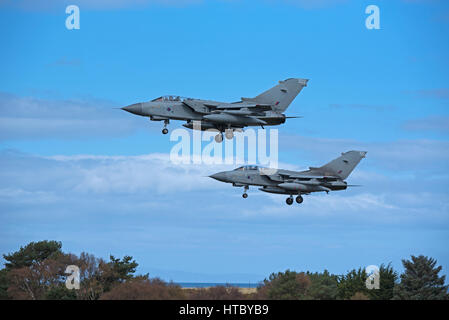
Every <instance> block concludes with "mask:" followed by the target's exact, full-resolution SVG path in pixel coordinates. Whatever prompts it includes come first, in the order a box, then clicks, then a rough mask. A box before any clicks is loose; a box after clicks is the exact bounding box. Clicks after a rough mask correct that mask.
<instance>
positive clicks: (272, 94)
mask: <svg viewBox="0 0 449 320" xmlns="http://www.w3.org/2000/svg"><path fill="white" fill-rule="evenodd" d="M307 81H309V80H308V79H298V78H290V79H287V80H284V81H279V84H278V85H277V86H274V87H273V88H271V89H268V90H267V91H265V92H263V93H261V94H259V95H258V96H257V97H255V98H251V99H247V100H252V101H256V102H259V103H264V104H271V105H273V106H274V110H275V111H277V112H284V111H285V110H286V109H287V108H288V106H289V105H290V103H291V102H292V101H293V99H295V98H296V96H297V95H298V94H299V93H300V92H301V90H302V88H304V87H306V86H307Z"/></svg>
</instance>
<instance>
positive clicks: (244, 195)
mask: <svg viewBox="0 0 449 320" xmlns="http://www.w3.org/2000/svg"><path fill="white" fill-rule="evenodd" d="M248 189H249V187H248V186H245V187H244V189H243V194H242V197H243V199H246V198H248V194H247V193H246V191H248Z"/></svg>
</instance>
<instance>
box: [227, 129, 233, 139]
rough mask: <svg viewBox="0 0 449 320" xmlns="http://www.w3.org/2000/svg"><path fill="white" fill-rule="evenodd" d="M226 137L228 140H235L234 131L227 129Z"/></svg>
mask: <svg viewBox="0 0 449 320" xmlns="http://www.w3.org/2000/svg"><path fill="white" fill-rule="evenodd" d="M225 136H226V139H228V140H231V139H232V138H234V130H232V129H226V132H225Z"/></svg>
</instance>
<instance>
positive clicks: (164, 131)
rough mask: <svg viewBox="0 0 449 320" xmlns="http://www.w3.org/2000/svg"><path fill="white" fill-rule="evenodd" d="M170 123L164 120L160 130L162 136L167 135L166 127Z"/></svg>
mask: <svg viewBox="0 0 449 320" xmlns="http://www.w3.org/2000/svg"><path fill="white" fill-rule="evenodd" d="M169 123H170V121H169V120H168V119H167V120H164V129H162V134H167V133H168V129H167V125H168V124H169Z"/></svg>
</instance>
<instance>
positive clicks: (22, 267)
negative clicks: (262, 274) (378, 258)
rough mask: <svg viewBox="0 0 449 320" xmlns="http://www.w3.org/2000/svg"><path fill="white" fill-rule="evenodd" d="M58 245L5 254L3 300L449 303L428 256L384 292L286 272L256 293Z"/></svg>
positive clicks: (353, 280)
mask: <svg viewBox="0 0 449 320" xmlns="http://www.w3.org/2000/svg"><path fill="white" fill-rule="evenodd" d="M61 248H62V243H61V242H57V241H47V240H45V241H39V242H31V243H29V244H27V245H26V246H24V247H21V248H20V249H19V250H18V251H16V252H12V253H9V254H4V255H3V258H4V260H5V261H6V262H5V263H4V267H3V268H2V269H1V270H0V299H3V300H8V299H16V300H117V299H120V300H122V299H125V300H128V299H132V300H134V299H152V300H153V299H164V300H167V299H177V300H178V299H196V300H198V299H199V300H201V299H204V300H226V299H234V300H244V299H275V300H447V299H449V294H448V287H449V286H448V285H445V276H444V275H442V276H440V275H439V273H440V272H441V270H442V267H441V266H437V261H436V260H435V259H432V258H429V257H426V256H422V255H420V256H413V255H412V256H411V258H410V260H402V264H403V266H404V272H403V273H402V274H399V273H398V272H397V271H395V270H394V269H393V267H392V266H391V264H388V265H384V264H382V265H381V266H380V267H379V289H368V288H367V286H366V279H367V277H368V274H367V273H366V271H365V269H364V268H358V269H353V270H350V271H348V272H347V273H346V274H344V275H334V274H331V273H329V272H328V271H327V270H324V272H315V273H312V272H309V271H307V272H296V271H291V270H286V271H284V272H278V273H272V274H271V275H269V277H268V278H266V279H265V280H264V281H263V282H262V283H261V284H260V285H259V286H258V287H257V289H256V290H253V291H252V292H249V293H245V292H243V291H242V290H240V289H239V288H236V287H232V286H229V285H226V286H222V285H221V286H215V287H210V288H198V289H186V288H181V287H180V286H179V285H177V284H175V283H173V282H165V281H163V280H161V279H159V278H150V276H149V274H145V275H137V274H136V268H137V266H138V263H137V262H136V261H135V260H133V258H132V257H131V256H124V257H123V258H121V259H120V258H116V257H114V256H112V255H111V256H110V257H109V260H108V261H107V260H104V259H102V258H97V257H95V256H94V255H92V254H89V253H85V252H83V253H81V254H80V255H79V256H77V255H74V254H71V253H64V252H63V251H62V250H61ZM68 265H76V266H77V267H78V268H79V271H80V272H79V284H80V285H79V289H76V290H75V289H68V288H67V287H66V279H67V276H68V275H67V274H65V271H66V267H67V266H68Z"/></svg>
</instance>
